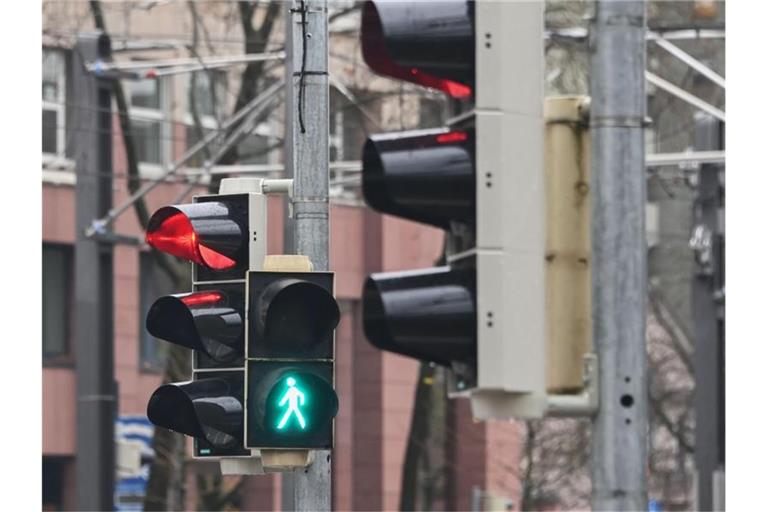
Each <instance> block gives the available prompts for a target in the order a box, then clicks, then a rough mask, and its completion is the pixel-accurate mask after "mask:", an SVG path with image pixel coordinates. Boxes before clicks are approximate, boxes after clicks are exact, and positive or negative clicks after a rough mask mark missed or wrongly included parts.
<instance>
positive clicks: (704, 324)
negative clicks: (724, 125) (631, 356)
mask: <svg viewBox="0 0 768 512" xmlns="http://www.w3.org/2000/svg"><path fill="white" fill-rule="evenodd" d="M694 144H695V146H696V149H698V150H713V149H723V136H722V129H721V124H720V122H718V121H717V120H716V119H714V118H711V117H709V116H706V115H703V114H699V116H697V119H696V128H695V136H694ZM722 173H723V168H722V166H721V165H719V164H705V165H702V166H701V169H700V170H699V183H698V194H697V198H696V208H695V210H694V211H695V214H694V219H695V220H694V222H695V228H694V232H693V237H692V239H691V245H692V248H693V250H694V254H695V257H696V262H697V264H698V266H697V268H696V273H695V275H694V277H693V287H692V295H691V299H692V300H691V306H692V308H691V309H692V313H693V321H694V326H695V340H696V341H695V351H694V360H693V364H694V373H695V377H696V393H695V399H694V406H695V410H696V452H695V460H696V472H697V477H698V485H697V488H698V497H697V499H698V501H697V503H698V505H697V507H696V509H697V510H722V503H717V502H716V500H715V497H716V494H717V493H715V492H713V485H714V481H715V479H716V478H715V477H716V475H717V474H718V473H724V472H725V361H724V357H725V345H724V342H725V340H724V336H725V315H724V310H723V309H724V302H725V294H724V289H725V264H724V256H725V223H724V214H723V212H724V208H725V204H724V200H725V190H724V188H723V187H724V185H723V184H724V181H723V180H722ZM721 501H722V500H721Z"/></svg>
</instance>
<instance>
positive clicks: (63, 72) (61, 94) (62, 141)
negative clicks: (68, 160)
mask: <svg viewBox="0 0 768 512" xmlns="http://www.w3.org/2000/svg"><path fill="white" fill-rule="evenodd" d="M46 55H48V56H51V57H52V58H54V59H55V60H56V61H57V62H56V64H55V65H56V66H57V67H58V69H57V70H56V77H55V84H56V85H55V86H56V98H54V99H52V100H51V99H46V97H45V95H43V97H42V103H43V111H49V112H53V113H55V114H56V151H54V152H46V151H45V148H42V147H41V150H42V151H41V152H42V154H43V156H44V158H45V160H47V161H53V160H62V159H64V158H65V150H66V147H65V146H66V126H67V108H66V98H67V55H66V53H65V51H64V50H62V49H60V48H55V47H50V46H43V49H42V58H43V73H44V70H45V59H46ZM54 56H55V57H54Z"/></svg>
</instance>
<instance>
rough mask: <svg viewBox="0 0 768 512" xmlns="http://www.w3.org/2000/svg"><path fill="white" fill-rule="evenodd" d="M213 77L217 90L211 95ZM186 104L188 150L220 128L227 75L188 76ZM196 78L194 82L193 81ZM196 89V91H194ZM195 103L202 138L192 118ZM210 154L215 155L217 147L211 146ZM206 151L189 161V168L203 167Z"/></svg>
mask: <svg viewBox="0 0 768 512" xmlns="http://www.w3.org/2000/svg"><path fill="white" fill-rule="evenodd" d="M211 75H212V76H213V77H214V81H215V89H214V91H213V93H214V94H215V97H213V96H212V95H211ZM187 76H188V78H187V85H186V90H187V94H186V102H187V106H188V107H189V108H188V109H187V110H188V112H187V115H186V116H185V119H184V123H185V124H186V125H187V126H186V140H187V149H189V148H191V147H192V146H194V145H195V144H197V143H198V142H199V141H200V139H201V138H202V137H205V136H206V135H208V134H209V133H211V132H212V131H214V130H216V128H218V126H219V123H218V121H217V118H220V116H221V112H223V111H224V108H225V101H226V91H227V82H226V78H227V76H226V74H224V73H222V72H221V71H210V72H209V71H196V72H194V73H190V74H189V75H187ZM193 78H194V80H193ZM193 87H194V89H193ZM193 101H194V105H195V109H196V113H197V116H198V119H199V120H200V125H201V128H202V136H201V135H200V131H199V130H198V127H197V126H195V120H194V117H193V116H192V108H191V107H192V104H193V103H192V102H193ZM208 148H209V153H215V146H214V145H209V146H208ZM205 155H206V153H205V151H198V152H197V153H196V154H195V155H194V156H193V157H192V158H190V159H189V161H188V165H189V167H202V166H203V161H204V160H205Z"/></svg>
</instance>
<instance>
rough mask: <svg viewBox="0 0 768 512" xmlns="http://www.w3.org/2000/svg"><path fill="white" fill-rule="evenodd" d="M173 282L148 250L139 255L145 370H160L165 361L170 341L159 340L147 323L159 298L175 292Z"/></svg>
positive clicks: (141, 347)
mask: <svg viewBox="0 0 768 512" xmlns="http://www.w3.org/2000/svg"><path fill="white" fill-rule="evenodd" d="M174 291H175V290H174V289H173V282H172V281H171V279H170V278H169V277H168V274H166V273H165V272H164V271H163V270H162V269H160V268H159V267H158V266H157V264H156V263H155V259H154V257H153V256H152V255H151V254H150V253H147V252H142V253H140V255H139V300H140V310H139V333H140V334H139V341H140V343H141V346H140V347H139V358H140V361H139V363H140V367H141V368H142V369H144V370H159V369H161V368H162V367H163V364H164V363H165V356H166V353H167V351H168V343H167V342H165V341H162V340H158V339H157V338H155V337H154V336H152V335H151V334H149V332H147V328H146V325H145V322H146V318H147V313H149V308H150V307H151V306H152V304H153V303H154V302H155V300H157V299H158V298H160V297H162V296H163V295H168V294H170V293H173V292H174Z"/></svg>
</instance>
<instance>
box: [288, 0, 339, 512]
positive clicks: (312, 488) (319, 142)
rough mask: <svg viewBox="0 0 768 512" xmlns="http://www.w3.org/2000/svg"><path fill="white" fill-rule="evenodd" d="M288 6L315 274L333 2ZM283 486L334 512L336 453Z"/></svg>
mask: <svg viewBox="0 0 768 512" xmlns="http://www.w3.org/2000/svg"><path fill="white" fill-rule="evenodd" d="M286 8H287V9H288V12H287V13H286V14H287V15H286V20H287V21H286V35H285V37H286V86H285V87H286V88H285V105H286V119H285V167H286V170H287V171H288V176H293V180H294V181H293V200H292V205H293V223H292V224H293V249H294V252H295V253H296V254H303V255H306V256H308V257H309V259H310V261H311V262H312V264H313V266H314V270H328V237H329V234H328V233H329V231H328V158H329V154H328V10H327V2H326V0H292V1H291V2H288V3H287V7H286ZM286 234H287V235H289V236H290V233H286ZM291 478H292V479H293V481H292V482H291V481H290V480H291ZM283 482H284V483H285V484H286V485H287V486H288V488H289V489H290V488H292V489H293V507H292V508H293V509H294V510H297V511H302V510H307V511H310V510H312V511H325V510H331V488H332V485H331V452H330V450H316V451H315V452H314V461H313V462H312V464H311V465H310V466H309V467H308V468H305V469H302V470H297V471H295V472H294V473H293V474H292V475H291V474H289V473H284V474H283Z"/></svg>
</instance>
